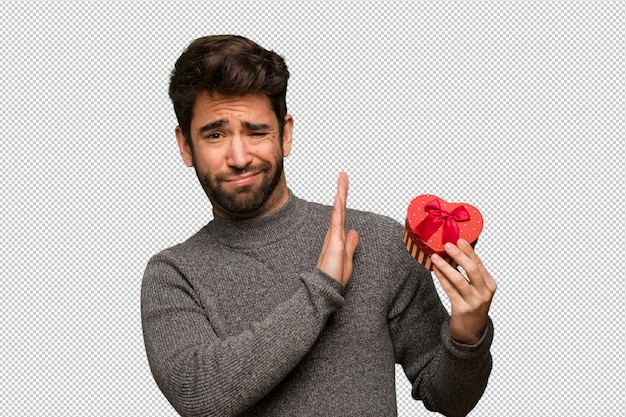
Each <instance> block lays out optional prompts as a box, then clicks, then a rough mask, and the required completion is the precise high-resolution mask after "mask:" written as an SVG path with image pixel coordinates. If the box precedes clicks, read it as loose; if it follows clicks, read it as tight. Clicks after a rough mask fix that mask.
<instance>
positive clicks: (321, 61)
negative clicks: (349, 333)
mask: <svg viewBox="0 0 626 417" xmlns="http://www.w3.org/2000/svg"><path fill="white" fill-rule="evenodd" d="M91 3H92V2H77V1H71V2H70V1H58V2H34V1H26V2H17V1H4V2H3V5H2V58H1V59H2V125H3V129H2V263H1V265H2V291H1V294H2V303H1V305H2V355H1V357H2V415H7V416H48V415H49V416H52V415H65V416H79V415H80V416H84V415H108V416H157V415H158V416H174V415H176V414H175V412H174V411H173V409H172V408H171V407H170V406H169V404H168V403H167V401H166V400H165V399H164V397H163V396H162V395H161V393H160V392H159V391H158V389H157V387H156V385H155V384H154V382H153V379H152V377H151V375H150V371H149V369H148V365H147V361H146V358H145V353H144V348H143V340H142V335H141V324H140V316H139V291H140V283H141V277H142V274H143V270H144V267H145V264H146V262H147V260H148V258H149V257H150V256H151V255H152V254H154V253H156V252H157V251H158V250H160V249H163V248H165V247H167V246H170V245H172V244H175V243H177V242H180V241H182V240H183V239H185V238H187V237H189V236H190V235H191V234H192V233H193V232H194V231H196V230H197V229H198V228H200V227H201V226H202V225H203V224H204V223H205V222H207V221H208V220H209V218H210V205H209V204H208V202H207V200H206V198H205V197H204V194H203V192H202V190H201V188H200V187H199V185H198V184H197V181H196V179H195V175H194V172H193V170H190V169H187V168H185V167H184V166H183V164H182V162H181V161H180V158H179V155H178V150H177V147H176V144H175V140H174V135H173V129H174V126H175V125H176V120H175V117H174V113H173V111H172V108H171V104H170V102H169V100H168V97H167V87H168V77H169V72H170V70H171V68H172V66H173V63H174V61H175V59H176V58H177V57H178V55H179V54H180V53H181V51H182V50H183V48H184V47H185V46H186V45H187V43H188V42H190V41H191V40H192V39H193V38H195V37H197V36H201V35H206V34H215V33H237V34H241V35H244V36H248V37H250V38H252V39H253V40H255V41H257V42H259V43H260V44H261V45H263V46H265V47H268V48H270V49H274V50H276V51H277V52H279V53H280V54H281V55H283V56H284V57H285V58H286V60H287V63H288V65H289V68H290V71H291V73H292V77H291V81H290V88H289V92H288V106H289V111H290V113H292V114H293V115H294V117H295V121H296V124H295V137H294V149H293V153H292V155H291V156H290V157H289V158H288V159H287V161H286V172H287V178H288V183H289V185H290V187H291V189H292V190H293V191H294V192H295V193H296V194H297V195H299V196H301V197H304V198H306V199H310V200H314V201H319V202H326V203H330V202H331V200H332V195H333V193H334V183H335V177H336V175H337V173H338V171H339V170H346V171H347V172H348V173H349V175H350V178H351V193H350V197H349V205H350V206H351V207H354V208H359V209H365V210H370V211H374V212H378V213H382V214H386V215H389V216H391V217H393V218H395V219H397V220H398V221H403V219H404V213H405V210H406V206H407V204H408V202H409V201H410V200H411V198H412V197H414V196H415V195H417V194H422V193H432V194H436V195H439V196H440V197H442V198H444V199H448V200H450V201H465V202H468V203H470V204H472V205H474V206H476V207H478V208H479V209H480V210H481V212H482V213H483V216H484V218H485V230H484V232H483V235H482V236H481V239H480V241H479V243H478V246H477V251H478V252H479V254H480V255H481V256H482V257H483V259H484V261H485V263H486V264H487V266H488V268H489V269H490V270H491V272H492V274H493V275H494V276H495V277H496V279H497V280H498V282H499V289H498V292H497V294H496V297H495V299H494V304H493V307H492V312H491V315H492V317H493V320H494V323H495V328H496V335H495V341H494V344H493V349H492V350H493V356H494V369H493V373H492V377H491V380H490V383H489V386H488V388H487V391H486V392H485V395H484V397H483V398H482V399H481V401H480V403H479V404H478V406H477V407H476V409H475V410H474V411H473V412H472V413H471V415H472V416H535V415H545V416H556V415H559V416H589V415H594V416H615V415H618V414H619V413H621V412H623V410H624V409H626V402H625V400H624V398H625V397H626V390H625V383H624V376H623V370H622V369H621V368H620V365H619V363H622V362H623V359H624V345H625V343H626V340H625V336H624V335H625V334H626V329H625V325H624V323H625V319H624V312H623V311H624V310H623V302H624V299H625V298H626V297H625V296H626V284H625V281H626V279H625V277H624V272H623V270H624V268H623V266H622V265H621V264H622V262H624V260H626V256H625V250H624V248H625V245H624V243H623V241H622V239H623V238H624V235H625V234H626V228H625V226H624V225H625V223H626V222H625V220H624V214H623V211H624V204H625V203H626V195H625V194H626V193H625V186H624V179H625V178H626V175H625V174H626V171H625V168H624V160H625V157H626V154H625V152H624V150H623V149H624V148H623V145H622V142H623V141H624V139H625V132H626V129H625V128H626V126H625V122H624V119H625V117H624V116H625V114H626V105H625V104H626V98H625V96H626V81H625V74H626V66H625V61H626V57H625V50H626V48H625V44H624V42H623V41H622V38H623V37H622V33H623V16H624V14H625V13H626V10H625V7H624V6H623V3H620V2H617V1H615V2H609V1H607V2H596V3H592V2H584V1H571V2H545V1H543V0H541V1H535V0H531V1H526V2H510V3H517V4H510V3H507V5H505V4H500V3H504V2H500V3H496V2H441V1H432V2H414V1H403V2H399V1H389V2H371V4H370V2H357V1H350V2H325V1H317V2H311V3H308V2H283V1H263V0H260V1H255V2H235V1H232V2H193V3H191V4H185V2H174V1H163V2H159V1H155V2H134V3H133V2H122V1H117V2H101V3H102V4H99V5H98V4H97V5H93V4H91ZM476 3H480V4H476ZM442 297H443V299H444V302H445V303H446V305H448V304H447V299H446V298H445V295H443V294H442ZM397 375H398V378H397V381H398V384H397V385H398V394H397V398H398V413H399V415H400V416H409V415H411V416H426V415H430V413H429V412H428V411H426V410H425V409H424V408H423V406H422V405H421V404H420V403H418V402H415V401H413V400H411V398H410V387H409V386H408V384H407V382H406V380H405V378H404V376H403V374H402V371H401V370H400V369H399V370H398V373H397ZM357 384H358V382H357ZM356 388H357V389H358V385H357V387H356ZM619 410H622V411H619Z"/></svg>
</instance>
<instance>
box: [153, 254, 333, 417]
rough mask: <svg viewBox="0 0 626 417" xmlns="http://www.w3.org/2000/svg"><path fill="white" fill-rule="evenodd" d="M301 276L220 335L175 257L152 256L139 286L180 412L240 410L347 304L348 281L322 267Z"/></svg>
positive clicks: (158, 364) (160, 372)
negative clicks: (263, 308) (285, 292)
mask: <svg viewBox="0 0 626 417" xmlns="http://www.w3.org/2000/svg"><path fill="white" fill-rule="evenodd" d="M299 278H300V285H299V286H298V289H297V290H296V291H295V292H294V293H293V294H292V296H291V297H290V298H289V299H287V300H285V301H283V302H282V303H280V304H278V305H277V306H276V307H275V309H274V310H273V311H272V312H271V313H270V314H269V315H268V316H266V317H264V318H260V319H259V321H258V322H256V323H254V324H253V325H252V326H251V327H250V329H249V330H247V331H245V332H243V333H241V334H238V335H235V336H231V337H225V338H220V337H218V336H217V335H216V333H215V332H214V331H213V328H212V326H211V323H210V321H209V319H208V317H207V314H206V313H205V311H204V309H203V308H202V307H201V305H200V303H199V302H198V300H197V297H196V295H195V293H194V289H193V287H192V286H191V285H190V284H189V282H188V280H187V279H186V278H185V276H184V274H183V273H182V272H181V271H180V269H179V268H177V266H176V263H175V262H174V261H173V257H168V256H167V254H166V253H165V254H164V253H161V254H159V255H156V256H155V257H153V258H152V259H151V260H150V262H149V263H148V266H147V268H146V271H145V274H144V278H143V283H142V294H141V310H142V325H143V333H144V342H145V345H146V352H147V356H148V361H149V364H150V368H151V371H152V373H153V375H154V378H155V380H156V382H157V385H158V386H159V388H160V389H161V391H162V392H163V393H164V395H165V396H166V398H167V399H168V400H169V401H170V403H171V404H172V405H173V407H174V408H175V409H176V410H177V411H178V412H179V413H180V414H181V415H182V416H213V415H219V416H231V415H237V414H240V413H241V412H243V411H244V410H246V409H247V408H249V407H250V406H252V405H253V404H254V403H256V402H257V401H258V400H259V399H261V398H262V397H263V396H265V395H266V394H267V393H268V392H269V391H270V390H271V389H272V388H273V387H275V386H276V385H277V384H278V383H279V382H280V381H281V380H282V379H283V378H284V377H285V376H286V375H287V374H288V373H289V372H290V371H291V370H292V369H293V368H294V367H295V366H296V365H297V364H298V362H299V361H300V360H301V359H302V357H303V356H304V355H305V354H306V353H307V352H308V351H309V349H310V348H311V346H312V345H313V343H314V342H315V341H316V339H317V337H318V335H319V333H320V331H321V329H322V328H323V327H324V324H325V323H326V320H327V319H328V317H329V315H330V314H331V313H333V312H334V311H336V310H337V309H339V308H341V307H342V305H343V296H342V291H343V287H342V286H341V284H339V283H338V282H336V281H335V280H333V279H332V278H330V277H328V276H326V275H325V274H323V273H322V272H321V271H319V270H315V271H312V272H309V273H303V274H301V275H300V276H299Z"/></svg>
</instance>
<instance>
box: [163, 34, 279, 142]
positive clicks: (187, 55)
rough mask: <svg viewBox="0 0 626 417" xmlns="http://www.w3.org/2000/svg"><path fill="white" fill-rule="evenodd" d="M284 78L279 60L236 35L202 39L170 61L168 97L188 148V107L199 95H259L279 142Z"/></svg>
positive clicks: (267, 51) (190, 106)
mask: <svg viewBox="0 0 626 417" xmlns="http://www.w3.org/2000/svg"><path fill="white" fill-rule="evenodd" d="M288 79H289V71H288V70H287V65H286V63H285V60H284V59H283V58H282V57H281V56H279V55H278V54H276V53H275V52H274V51H269V50H267V49H265V48H263V47H261V46H259V45H258V44H256V43H255V42H253V41H251V40H249V39H246V38H244V37H241V36H236V35H216V36H206V37H202V38H198V39H196V40H194V41H193V42H191V44H189V46H188V47H187V49H186V50H185V51H184V52H183V53H182V54H181V56H180V57H179V58H178V60H177V61H176V64H175V66H174V70H173V71H172V74H171V78H170V89H169V95H170V99H171V100H172V103H173V104H174V111H175V112H176V118H177V119H178V124H179V126H180V128H181V130H182V133H183V135H184V136H185V139H186V140H187V143H188V144H189V146H191V120H192V118H193V108H194V105H195V102H196V98H197V96H198V94H200V93H201V92H203V91H206V92H208V93H209V94H213V93H218V94H221V95H224V96H232V97H236V96H243V95H247V94H259V93H262V94H265V95H266V96H267V97H268V98H269V99H270V102H271V104H272V109H273V110H274V113H275V114H276V119H277V120H278V126H279V132H280V138H281V140H282V132H283V127H284V124H285V115H286V114H287V103H286V95H287V80H288Z"/></svg>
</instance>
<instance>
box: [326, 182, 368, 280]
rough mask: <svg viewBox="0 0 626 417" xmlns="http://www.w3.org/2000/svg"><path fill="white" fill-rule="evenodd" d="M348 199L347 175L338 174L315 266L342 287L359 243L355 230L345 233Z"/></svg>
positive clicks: (349, 274) (347, 277)
mask: <svg viewBox="0 0 626 417" xmlns="http://www.w3.org/2000/svg"><path fill="white" fill-rule="evenodd" d="M347 199H348V175H347V174H346V173H345V172H342V173H340V174H339V178H338V179H337V194H335V201H334V204H333V212H332V214H331V216H330V225H329V226H328V232H326V238H325V239H324V244H323V245H322V250H321V252H320V256H319V258H318V260H317V267H318V268H319V269H320V270H321V271H322V272H324V273H326V274H327V275H330V276H331V277H333V278H334V279H336V280H337V281H339V282H340V283H341V284H342V285H343V286H344V287H345V286H346V285H347V284H348V281H349V280H350V277H351V276H352V256H353V255H354V251H355V250H356V247H357V245H358V243H359V234H358V233H357V231H356V230H350V231H348V232H347V233H346V229H345V224H346V201H347Z"/></svg>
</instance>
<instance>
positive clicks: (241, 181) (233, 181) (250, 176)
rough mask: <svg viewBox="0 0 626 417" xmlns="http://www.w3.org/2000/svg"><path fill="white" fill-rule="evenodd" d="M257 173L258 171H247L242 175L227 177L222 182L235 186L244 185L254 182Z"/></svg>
mask: <svg viewBox="0 0 626 417" xmlns="http://www.w3.org/2000/svg"><path fill="white" fill-rule="evenodd" d="M259 174H260V173H259V172H249V173H246V174H243V175H238V176H236V177H231V178H228V179H227V180H225V181H224V182H225V183H226V184H229V185H232V186H235V187H243V186H244V185H248V184H251V183H252V182H254V180H256V178H257V176H258V175H259Z"/></svg>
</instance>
